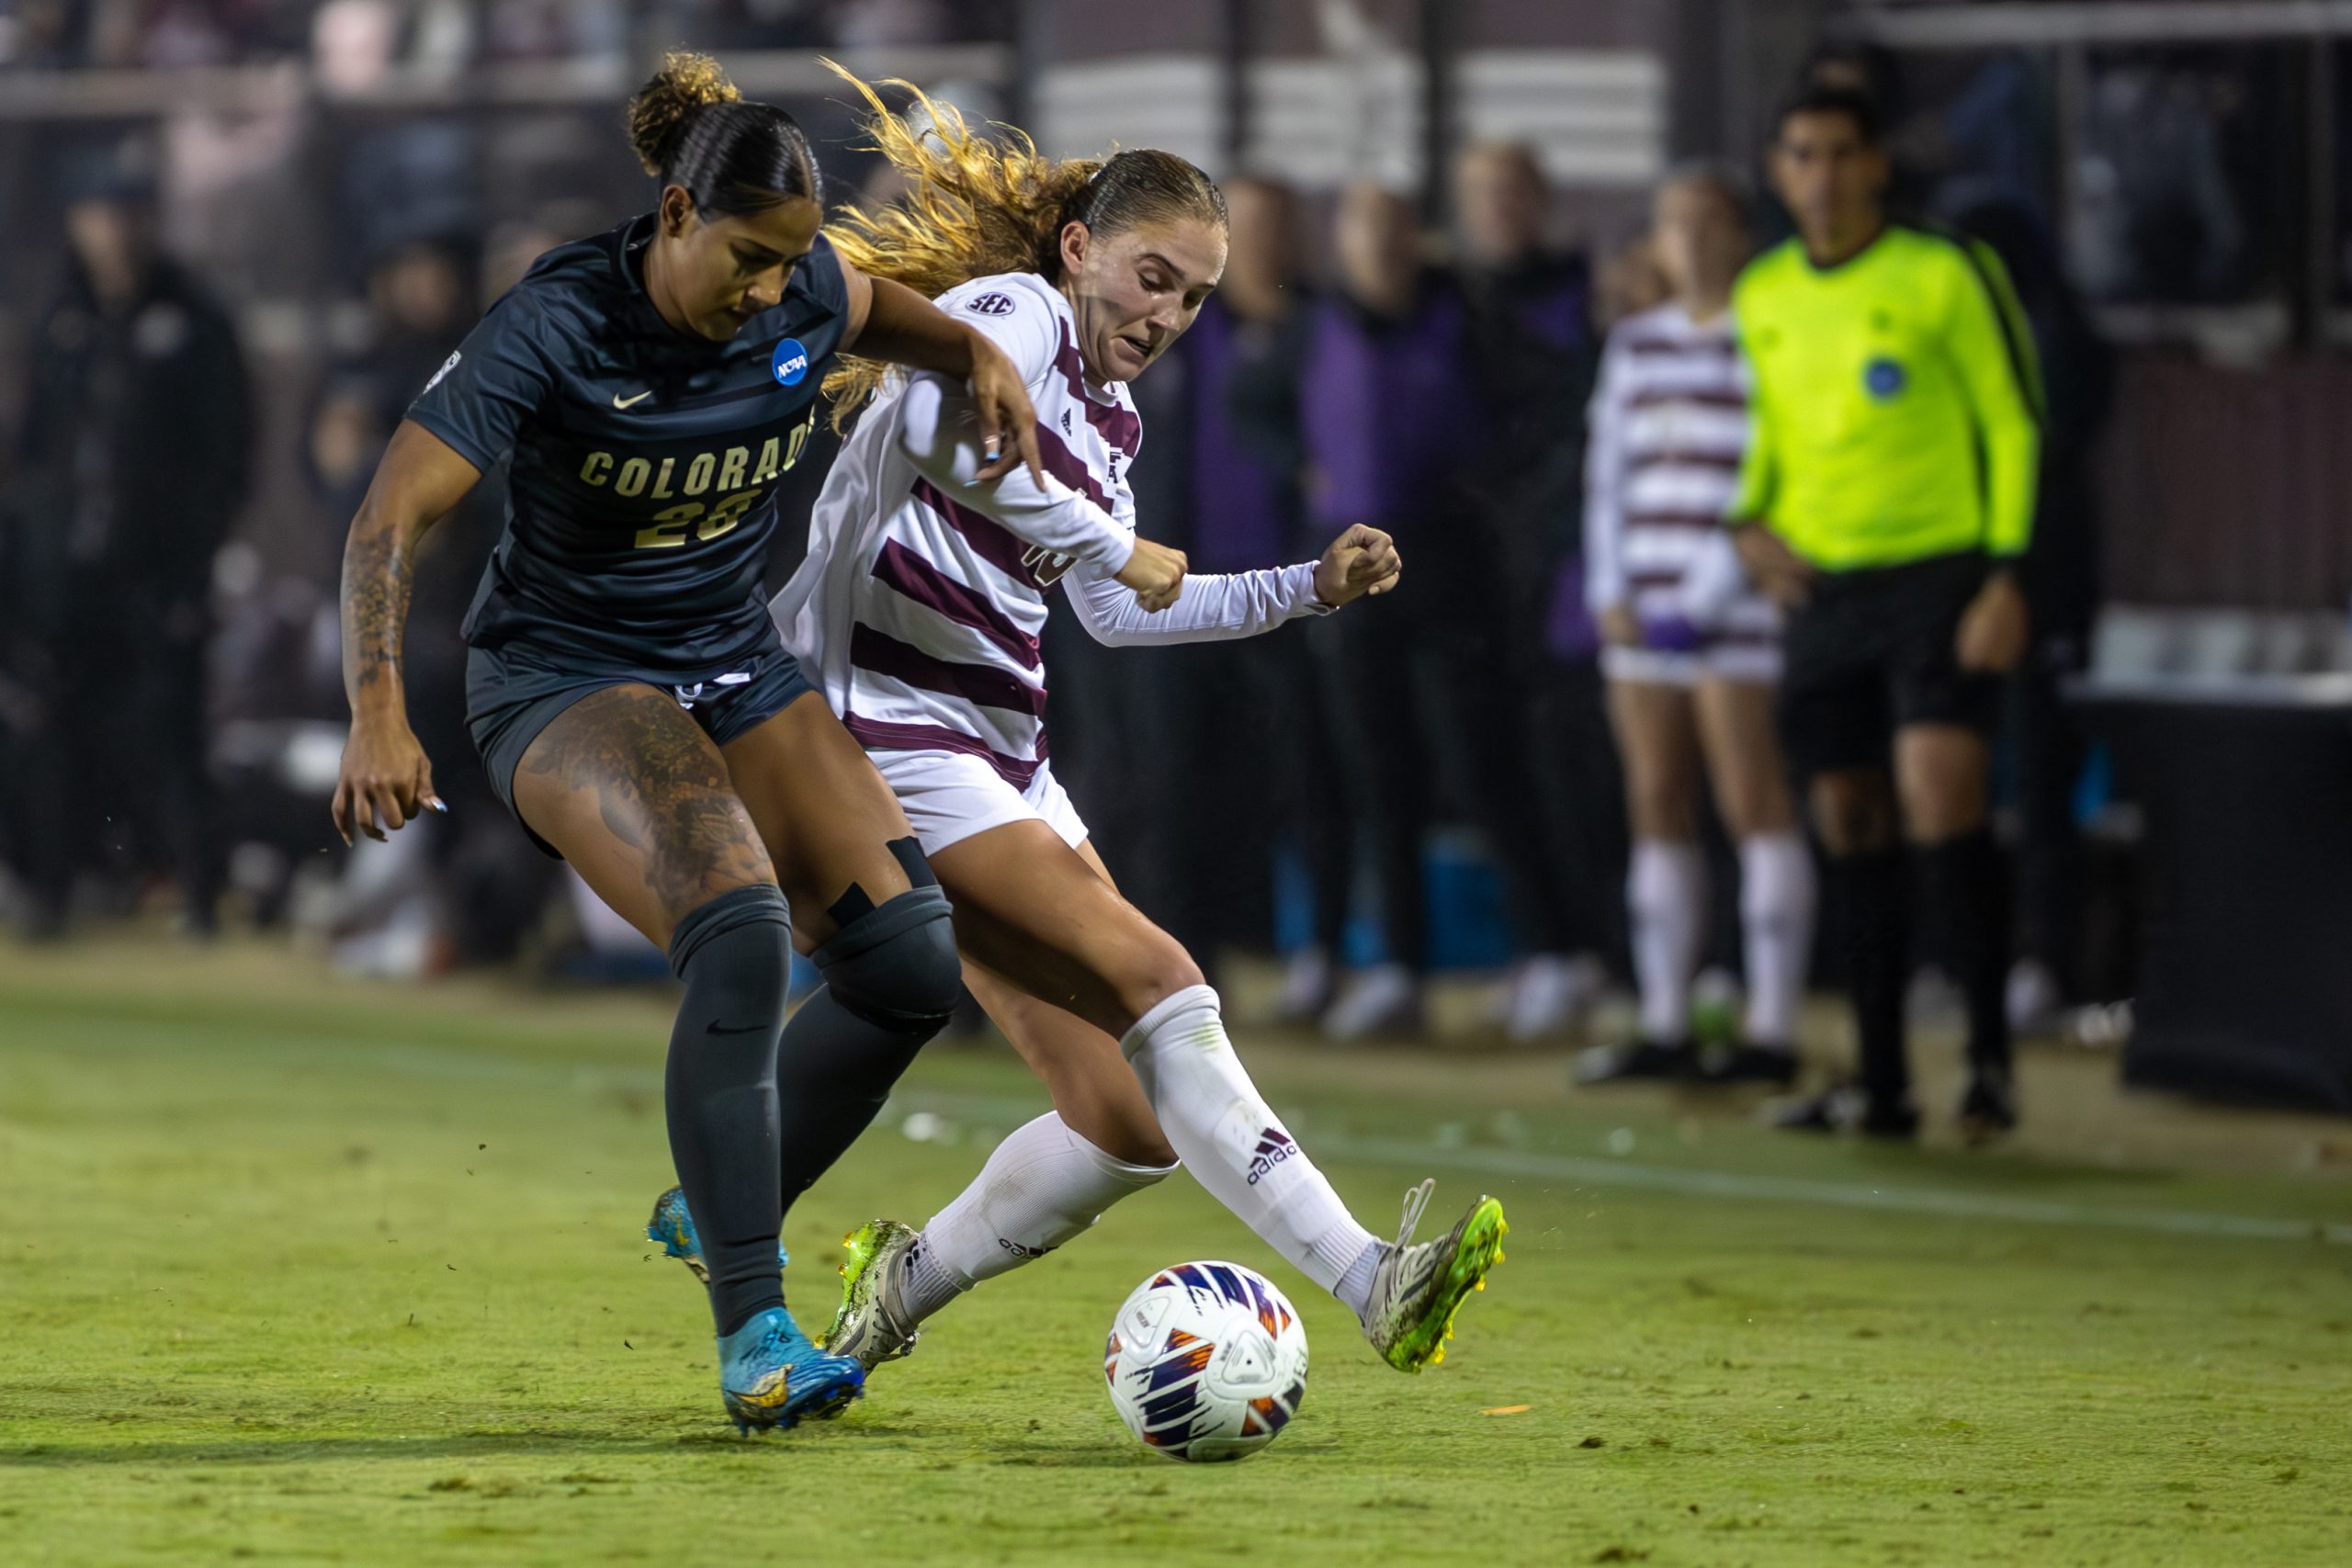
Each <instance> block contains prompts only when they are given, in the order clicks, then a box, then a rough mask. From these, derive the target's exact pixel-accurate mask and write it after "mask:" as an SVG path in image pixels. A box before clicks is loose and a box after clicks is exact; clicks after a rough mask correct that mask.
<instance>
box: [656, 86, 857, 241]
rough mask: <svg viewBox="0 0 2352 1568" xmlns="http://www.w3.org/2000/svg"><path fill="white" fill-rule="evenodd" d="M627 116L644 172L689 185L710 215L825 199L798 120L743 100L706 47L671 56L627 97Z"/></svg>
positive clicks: (814, 159)
mask: <svg viewBox="0 0 2352 1568" xmlns="http://www.w3.org/2000/svg"><path fill="white" fill-rule="evenodd" d="M628 140H629V145H630V146H631V147H633V148H635V149H636V150H637V158H638V162H639V163H640V164H644V165H645V172H646V173H647V174H649V175H653V176H655V177H656V178H658V179H659V180H661V182H662V184H663V185H664V186H673V185H674V186H681V187H683V188H684V191H685V193H686V194H687V195H688V196H690V197H693V198H694V203H695V211H696V212H699V213H701V214H702V215H703V216H704V217H706V218H721V217H727V216H729V215H730V214H739V213H747V212H763V211H765V210H766V209H769V208H771V207H777V206H781V205H782V204H784V203H785V202H787V201H792V200H795V199H805V200H809V201H814V202H817V203H819V204H820V206H821V205H822V203H823V199H824V197H823V186H822V182H821V181H820V177H819V175H818V173H817V155H816V153H815V152H813V151H812V150H811V149H810V148H809V137H808V134H807V133H806V132H805V131H803V130H801V129H800V125H799V122H798V121H797V120H795V119H794V118H792V117H791V116H790V115H788V114H786V113H785V112H784V111H783V110H782V109H780V108H777V107H775V106H774V105H771V104H754V103H746V102H744V101H743V95H742V94H741V93H739V92H737V91H736V90H735V84H733V83H732V82H729V80H728V79H727V73H726V72H724V71H722V70H720V69H719V66H718V62H717V61H715V60H713V59H711V58H710V57H709V56H708V55H707V54H688V53H685V52H683V51H681V52H677V53H673V54H670V55H668V56H665V57H664V58H663V60H662V69H661V70H659V71H657V72H655V73H653V79H652V80H651V81H650V82H648V83H646V84H645V85H644V86H642V87H640V88H639V89H638V92H637V96H635V97H632V98H631V99H629V101H628Z"/></svg>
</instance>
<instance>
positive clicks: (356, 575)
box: [343, 512, 414, 707]
mask: <svg viewBox="0 0 2352 1568" xmlns="http://www.w3.org/2000/svg"><path fill="white" fill-rule="evenodd" d="M413 576H414V571H413V565H412V563H411V561H410V559H409V547H408V545H407V544H406V543H405V542H404V541H403V540H402V539H401V536H400V531H399V530H398V529H396V528H394V527H393V526H391V525H390V524H387V523H383V522H379V521H378V520H376V519H375V518H373V517H371V516H369V515H368V513H365V512H362V513H360V516H359V519H358V521H357V522H356V523H354V524H353V525H352V529H351V538H350V541H349V542H348V543H347V544H345V547H344V551H343V685H344V694H345V696H347V697H349V698H350V699H351V702H352V704H353V705H354V706H355V707H356V705H358V702H359V696H360V694H361V693H362V692H365V691H368V690H369V689H371V688H373V687H377V686H381V685H386V684H389V685H390V687H391V688H392V692H393V694H395V695H397V694H398V693H399V690H400V682H401V637H402V634H404V633H405V632H406V631H407V629H408V601H409V592H410V590H411V588H412V587H413Z"/></svg>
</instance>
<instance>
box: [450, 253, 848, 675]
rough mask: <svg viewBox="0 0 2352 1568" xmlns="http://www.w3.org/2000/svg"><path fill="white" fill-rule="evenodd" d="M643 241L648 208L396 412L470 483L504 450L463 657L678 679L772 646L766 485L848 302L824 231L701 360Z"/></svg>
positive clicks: (799, 436) (544, 276) (528, 283)
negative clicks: (530, 655) (479, 653)
mask: <svg viewBox="0 0 2352 1568" xmlns="http://www.w3.org/2000/svg"><path fill="white" fill-rule="evenodd" d="M652 234H653V218H652V215H651V214H650V213H649V214H646V215H644V216H641V217H638V218H635V219H632V220H629V221H628V222H627V223H624V224H622V225H621V226H620V227H619V228H617V229H616V230H614V231H611V232H610V233H607V234H603V235H599V236H597V237H596V238H594V239H589V240H580V241H575V242H574V243H571V244H568V245H562V246H560V247H558V248H557V249H555V250H552V251H549V252H548V254H546V255H544V256H542V257H540V258H539V260H538V262H537V265H534V266H533V267H532V268H531V270H530V272H529V273H528V274H527V275H526V276H525V277H524V278H523V280H522V281H521V282H520V283H518V284H516V285H515V287H514V288H512V289H511V290H509V291H508V292H507V294H506V295H505V296H504V297H503V299H500V300H499V301H498V302H497V303H496V304H495V305H492V307H491V308H490V310H489V312H488V313H487V314H485V315H484V316H483V317H482V319H481V322H480V323H479V324H478V325H476V326H475V328H474V330H473V332H472V333H470V334H469V335H468V336H467V338H466V341H465V342H464V343H463V344H461V345H459V347H458V352H457V353H456V354H454V355H450V357H449V361H448V363H447V364H446V365H444V366H443V367H441V370H440V373H439V374H437V375H435V377H434V378H433V379H432V381H431V382H429V383H428V384H427V385H426V387H425V389H424V392H423V393H422V394H420V395H419V396H418V398H417V400H416V401H415V403H414V404H413V405H412V406H411V407H410V409H409V412H408V417H409V418H411V419H413V420H414V421H415V422H416V423H419V424H421V425H423V426H424V428H425V429H427V430H429V431H431V432H432V433H433V434H435V435H437V436H439V437H440V438H441V439H442V440H444V441H446V442H447V443H448V444H449V445H450V446H452V447H453V448H455V449H456V450H457V452H458V455H459V456H461V457H464V458H465V459H466V460H467V461H468V462H469V463H471V464H473V465H474V467H476V468H481V469H482V470H483V471H485V472H487V471H488V470H489V469H490V468H492V467H493V466H494V465H495V464H496V463H497V462H498V460H499V459H500V458H501V457H505V456H506V455H507V454H508V453H510V452H511V453H512V454H513V455H514V462H513V467H512V470H511V472H510V475H509V479H508V492H507V493H508V499H507V507H506V528H505V532H504V533H503V534H502V535H501V536H500V537H499V541H498V547H497V549H496V551H495V552H494V553H493V554H492V557H491V561H490V566H489V568H488V570H485V571H484V572H483V574H482V581H481V590H480V591H479V592H477V593H476V594H475V595H474V603H473V609H472V612H471V613H470V614H469V615H468V616H467V617H466V627H465V635H466V640H467V641H468V642H469V643H471V644H473V645H474V646H475V647H477V648H496V647H500V646H503V645H505V644H508V643H513V642H517V641H521V642H527V643H528V644H530V645H531V646H532V647H534V648H536V649H541V650H543V651H544V652H545V653H546V654H548V656H550V657H552V658H554V659H556V660H560V661H562V662H563V663H565V664H571V665H579V666H581V667H582V668H586V669H594V670H596V671H613V672H619V673H628V674H631V675H640V676H642V677H643V678H644V679H646V680H648V681H651V682H656V683H660V684H675V683H681V682H693V681H695V680H698V679H703V678H707V677H708V676H711V675H714V674H717V673H718V672H720V671H721V670H722V669H723V668H725V667H729V666H730V665H732V664H733V663H735V662H737V661H739V660H742V659H744V658H747V657H749V655H750V654H751V653H752V652H753V651H756V650H757V649H763V648H766V647H770V646H773V644H774V642H775V629H774V626H773V625H772V623H771V622H770V620H769V618H768V613H767V605H766V604H765V603H764V593H763V584H762V581H761V571H762V569H763V567H764V566H765V564H766V562H767V557H768V542H769V539H770V536H772V535H773V534H774V533H775V522H776V510H777V508H776V501H775V493H776V477H777V476H778V475H779V474H781V473H783V472H784V470H785V469H786V468H790V467H792V465H793V464H794V463H795V462H796V461H797V460H798V458H799V457H800V452H801V448H802V446H803V445H804V444H805V443H806V442H807V441H808V439H809V434H810V432H811V431H812V430H813V429H814V428H815V425H816V420H817V407H818V401H817V391H818V383H820V381H822V380H823V379H824V377H825V371H826V369H827V368H828V367H829V366H830V364H831V360H832V357H833V351H834V349H835V348H837V347H838V346H839V345H840V343H841V338H842V331H843V329H844V327H845V326H846V325H847V322H848V319H849V299H848V293H847V290H846V288H845V287H844V286H843V284H842V269H841V262H840V260H839V258H838V257H836V256H835V255H834V254H833V248H832V246H831V243H828V242H827V241H826V240H825V239H824V238H823V237H822V236H821V235H820V236H819V238H818V240H817V243H816V248H815V249H814V250H812V251H810V252H809V255H808V256H807V257H806V258H805V259H804V260H803V261H801V263H800V264H799V265H797V267H795V268H794V269H793V273H792V276H791V280H790V282H789V284H788V285H787V286H786V288H785V291H784V298H783V299H781V300H780V301H778V303H777V304H776V306H775V309H773V310H763V311H762V312H761V313H760V314H759V315H757V316H754V317H753V318H752V320H751V321H748V322H746V323H745V324H744V326H743V329H742V330H741V332H739V333H736V334H735V336H734V337H733V338H732V339H730V340H729V341H728V342H726V343H723V344H722V343H713V342H711V341H710V340H708V339H707V338H704V337H700V336H697V335H695V334H693V333H684V332H681V331H679V330H678V329H677V328H675V327H673V326H671V325H670V324H669V323H668V322H667V321H663V320H662V315H661V312H660V311H658V310H655V309H654V308H653V302H652V300H651V299H649V298H648V297H647V295H646V292H645V247H646V243H647V241H649V240H650V238H651V237H652Z"/></svg>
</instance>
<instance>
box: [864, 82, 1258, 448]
mask: <svg viewBox="0 0 2352 1568" xmlns="http://www.w3.org/2000/svg"><path fill="white" fill-rule="evenodd" d="M825 63H826V64H827V65H828V66H829V67H831V70H832V72H833V73H834V74H835V75H837V76H839V77H841V78H842V81H844V82H847V83H848V84H849V85H851V86H852V87H854V88H855V89H856V90H857V93H858V95H859V96H862V97H863V98H865V102H866V107H867V108H868V109H869V111H870V112H869V113H868V115H867V116H866V118H865V130H866V131H867V132H868V133H869V134H870V135H871V136H872V137H873V138H874V150H875V151H876V152H880V153H881V154H882V155H883V156H884V157H885V158H887V159H888V160H889V162H890V164H891V166H892V167H893V168H895V169H897V170H898V171H899V174H900V175H904V176H905V178H906V191H905V194H904V195H902V196H901V197H899V200H898V201H897V202H896V203H895V204H894V205H892V206H890V207H888V208H885V209H882V210H881V211H879V212H865V211H862V210H858V209H849V210H845V211H843V212H841V213H838V214H836V215H835V216H834V217H833V219H832V220H831V222H829V223H828V224H827V225H826V229H825V232H826V233H827V234H828V235H829V236H830V237H831V240H832V242H833V248H834V249H835V250H836V251H838V252H839V253H840V254H841V255H842V259H843V260H844V261H847V262H848V263H849V264H850V265H853V266H854V267H856V268H857V269H858V270H859V271H860V272H862V273H865V275H866V276H869V277H887V278H889V279H891V280H892V281H893V282H897V283H903V284H905V285H906V286H907V287H908V288H911V289H913V290H914V291H915V292H916V293H918V294H921V295H922V296H923V297H924V298H926V299H929V298H932V297H934V296H936V295H940V294H944V293H945V292H946V291H947V290H948V289H950V288H955V287H956V285H957V284H959V283H966V282H969V281H970V280H971V279H973V278H975V277H986V276H989V275H990V274H992V273H1000V272H1036V273H1042V274H1043V275H1044V276H1046V277H1048V278H1054V279H1059V278H1060V276H1061V270H1062V265H1061V233H1062V230H1063V228H1064V227H1065V226H1066V225H1068V224H1069V223H1071V222H1080V223H1084V224H1085V225H1086V226H1087V227H1088V228H1089V229H1090V230H1091V231H1094V232H1095V233H1097V234H1102V235H1109V234H1114V233H1117V232H1120V231H1123V230H1126V229H1132V228H1134V227H1135V226H1136V225H1137V224H1139V223H1150V222H1167V221H1171V220H1177V219H1181V218H1198V219H1201V220H1204V221H1207V222H1211V223H1215V224H1216V225H1217V226H1218V227H1219V228H1222V227H1224V225H1225V221H1226V218H1225V197H1224V196H1223V195H1222V194H1221V193H1220V192H1219V191H1218V190H1217V188H1216V184H1215V182H1213V181H1212V180H1210V178H1209V177H1208V175H1204V174H1203V173H1202V172H1201V171H1200V170H1199V169H1197V168H1195V167H1193V164H1190V163H1187V162H1186V161H1185V160H1184V159H1182V158H1180V157H1178V156H1177V155H1176V154H1175V153H1173V152H1156V151H1152V150H1148V149H1147V150H1143V151H1138V152H1114V153H1113V154H1112V155H1111V157H1110V158H1108V159H1100V158H1072V159H1067V160H1060V161H1057V160H1055V159H1052V158H1047V157H1046V156H1044V155H1043V154H1041V153H1040V152H1038V151H1037V147H1036V143H1035V142H1034V141H1030V140H1029V138H1028V137H1027V136H1026V135H1025V134H1023V132H1021V131H1019V130H1015V129H1013V128H1012V127H1011V126H1001V127H999V128H998V129H999V130H1001V131H1002V133H1003V134H1002V136H1001V139H990V138H987V137H983V136H981V135H980V134H978V132H975V131H974V130H972V129H971V127H970V126H969V125H967V123H966V122H965V119H964V117H963V115H962V114H961V113H960V112H959V111H958V110H957V109H956V107H954V106H953V105H950V104H943V103H939V102H937V101H935V100H934V99H933V98H932V97H931V96H930V95H929V94H927V93H925V92H924V91H923V90H922V88H920V87H918V86H916V85H914V84H913V83H911V82H903V81H895V80H893V81H886V82H883V83H881V84H879V85H882V86H886V87H896V88H899V89H902V90H904V91H905V92H907V93H908V94H909V95H910V96H912V98H913V100H914V105H915V108H916V109H917V110H918V111H920V117H921V118H919V119H918V118H914V117H913V116H910V115H899V114H894V113H893V112H891V110H890V107H889V106H888V105H887V104H885V103H884V102H883V101H882V98H881V95H880V94H878V93H876V91H875V89H874V87H873V86H871V85H867V84H866V83H865V82H863V81H860V80H859V79H858V78H857V77H855V76H853V75H851V74H850V73H848V72H847V71H844V70H842V67H841V66H839V65H836V64H834V63H833V62H831V61H830V60H829V61H827V62H825ZM884 369H885V367H883V366H882V365H881V364H880V363H879V362H877V361H875V360H870V359H858V358H854V357H850V356H846V355H845V356H843V357H842V360H841V362H840V364H839V365H838V366H837V367H835V368H834V370H833V372H832V373H831V375H829V376H827V377H826V378H825V390H826V392H827V393H828V394H829V395H830V396H831V398H832V400H833V423H834V424H835V425H836V426H839V425H841V424H842V423H845V422H846V421H847V420H848V419H849V417H850V416H851V415H852V414H853V413H854V412H856V411H857V409H858V408H859V407H860V406H861V405H862V404H864V403H865V400H866V399H867V398H868V397H869V396H871V395H872V393H873V392H874V390H875V389H876V388H877V387H878V386H880V385H881V382H882V377H883V373H884Z"/></svg>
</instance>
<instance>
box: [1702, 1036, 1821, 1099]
mask: <svg viewBox="0 0 2352 1568" xmlns="http://www.w3.org/2000/svg"><path fill="white" fill-rule="evenodd" d="M1699 1077H1701V1078H1702V1079H1703V1080H1705V1081H1706V1082H1708V1083H1711V1084H1744V1083H1762V1084H1771V1085H1773V1086H1774V1087H1776V1088H1779V1089H1786V1088H1788V1087H1789V1086H1790V1085H1791V1084H1792V1083H1794V1082H1796V1081H1797V1054H1796V1053H1795V1052H1794V1051H1792V1050H1789V1049H1788V1048H1787V1047H1785V1046H1782V1047H1779V1048H1775V1047H1772V1046H1770V1045H1731V1046H1726V1047H1724V1049H1722V1050H1719V1051H1716V1052H1713V1053H1712V1054H1710V1055H1708V1056H1707V1058H1706V1060H1705V1063H1704V1064H1703V1065H1702V1066H1701V1067H1700V1069H1699Z"/></svg>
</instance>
